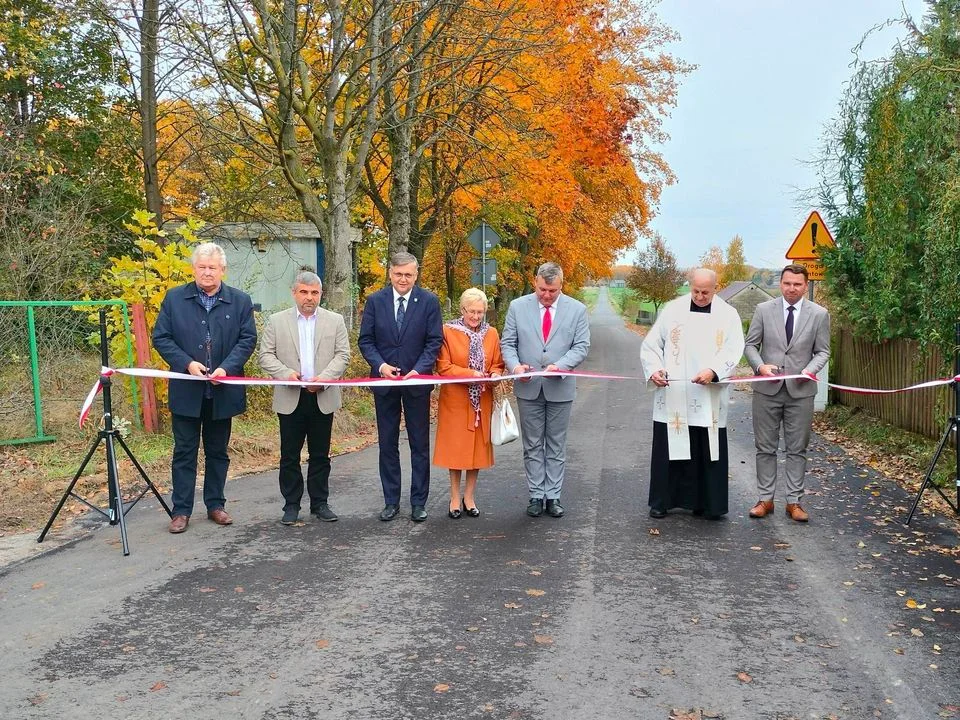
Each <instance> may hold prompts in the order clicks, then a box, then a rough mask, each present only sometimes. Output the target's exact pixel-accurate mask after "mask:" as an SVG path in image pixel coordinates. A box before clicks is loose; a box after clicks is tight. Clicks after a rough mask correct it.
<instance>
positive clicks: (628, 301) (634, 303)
mask: <svg viewBox="0 0 960 720" xmlns="http://www.w3.org/2000/svg"><path fill="white" fill-rule="evenodd" d="M607 296H608V297H609V298H610V304H611V305H613V308H614V309H615V310H616V311H617V312H618V313H620V315H622V316H623V318H624V319H625V320H628V321H629V322H636V321H637V313H639V312H640V311H641V310H646V311H647V312H649V313H652V312H653V311H654V307H653V303H652V302H640V300H638V299H637V295H636V293H635V292H634V291H633V290H631V289H629V288H607Z"/></svg>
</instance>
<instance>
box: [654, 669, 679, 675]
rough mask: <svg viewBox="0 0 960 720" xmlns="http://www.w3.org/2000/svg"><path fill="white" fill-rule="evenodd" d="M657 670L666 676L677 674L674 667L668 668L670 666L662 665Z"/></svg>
mask: <svg viewBox="0 0 960 720" xmlns="http://www.w3.org/2000/svg"><path fill="white" fill-rule="evenodd" d="M657 672H658V673H660V674H661V675H663V676H665V677H670V676H671V675H676V674H677V673H676V672H674V670H673V668H668V667H662V668H660V669H659V670H657Z"/></svg>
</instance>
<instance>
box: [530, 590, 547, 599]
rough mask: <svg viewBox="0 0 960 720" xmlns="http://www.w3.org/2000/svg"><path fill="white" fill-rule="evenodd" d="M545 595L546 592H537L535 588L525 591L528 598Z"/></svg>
mask: <svg viewBox="0 0 960 720" xmlns="http://www.w3.org/2000/svg"><path fill="white" fill-rule="evenodd" d="M546 594H547V591H546V590H537V589H535V588H530V589H529V590H527V595H529V596H530V597H540V596H541V595H546Z"/></svg>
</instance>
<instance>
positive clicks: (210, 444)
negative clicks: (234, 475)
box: [170, 398, 233, 517]
mask: <svg viewBox="0 0 960 720" xmlns="http://www.w3.org/2000/svg"><path fill="white" fill-rule="evenodd" d="M212 410H213V400H212V399H211V398H204V399H203V405H202V406H201V407H200V417H187V416H186V415H172V416H171V426H172V429H173V460H172V462H171V467H170V470H171V475H172V476H173V496H172V497H171V501H172V503H173V514H174V515H186V516H187V517H189V516H190V515H191V514H192V513H193V499H194V491H195V490H196V488H197V453H198V452H199V450H200V440H201V439H203V456H204V470H203V503H204V505H206V506H207V512H210V511H211V510H216V509H217V508H222V507H223V506H224V505H226V503H227V500H226V498H225V497H224V496H223V488H224V485H226V484H227V468H229V467H230V456H229V455H227V445H228V443H229V442H230V430H231V428H232V427H233V421H232V418H225V419H223V420H213V419H211V417H210V415H211V412H212Z"/></svg>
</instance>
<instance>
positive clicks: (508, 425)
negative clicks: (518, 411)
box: [490, 398, 520, 445]
mask: <svg viewBox="0 0 960 720" xmlns="http://www.w3.org/2000/svg"><path fill="white" fill-rule="evenodd" d="M519 437H520V426H519V425H517V418H516V417H515V416H514V414H513V408H512V407H511V406H510V402H509V401H508V400H507V399H506V398H503V399H502V400H500V402H498V403H494V405H493V416H492V417H491V418H490V442H492V443H493V444H494V445H506V444H507V443H508V442H513V441H514V440H516V439H517V438H519Z"/></svg>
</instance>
